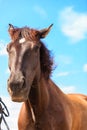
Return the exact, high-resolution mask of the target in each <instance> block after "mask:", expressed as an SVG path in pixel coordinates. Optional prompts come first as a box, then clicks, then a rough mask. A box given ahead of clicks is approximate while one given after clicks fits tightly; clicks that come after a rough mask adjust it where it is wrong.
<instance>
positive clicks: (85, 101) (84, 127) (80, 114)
mask: <svg viewBox="0 0 87 130" xmlns="http://www.w3.org/2000/svg"><path fill="white" fill-rule="evenodd" d="M67 97H68V98H69V101H70V102H71V103H70V110H71V114H72V119H73V125H72V126H73V129H72V130H77V129H78V130H87V96H86V95H82V94H68V95H67Z"/></svg>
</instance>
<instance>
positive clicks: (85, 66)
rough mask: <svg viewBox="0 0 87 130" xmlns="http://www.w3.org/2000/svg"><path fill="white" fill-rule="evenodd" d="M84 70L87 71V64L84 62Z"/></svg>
mask: <svg viewBox="0 0 87 130" xmlns="http://www.w3.org/2000/svg"><path fill="white" fill-rule="evenodd" d="M83 71H84V72H87V64H84V66H83Z"/></svg>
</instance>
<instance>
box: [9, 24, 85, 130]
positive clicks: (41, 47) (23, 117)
mask: <svg viewBox="0 0 87 130" xmlns="http://www.w3.org/2000/svg"><path fill="white" fill-rule="evenodd" d="M51 28H52V25H50V26H49V27H47V28H44V29H41V30H40V29H38V30H37V29H33V28H30V27H27V26H24V27H21V28H19V27H15V26H13V25H12V24H9V28H8V33H9V35H10V37H11V41H10V42H9V43H8V45H7V52H8V58H9V59H8V66H9V69H10V76H9V78H8V81H7V89H8V92H9V94H10V97H11V100H12V101H14V102H23V105H22V107H21V110H20V113H19V117H18V130H87V96H86V95H83V94H65V93H64V92H62V90H61V89H60V88H59V87H58V86H57V85H56V84H55V83H54V82H53V81H52V79H51V74H52V71H53V58H52V55H51V52H50V51H49V49H48V48H47V47H46V45H45V44H44V43H43V42H42V40H41V39H43V38H45V37H46V36H47V35H48V33H49V32H50V30H51Z"/></svg>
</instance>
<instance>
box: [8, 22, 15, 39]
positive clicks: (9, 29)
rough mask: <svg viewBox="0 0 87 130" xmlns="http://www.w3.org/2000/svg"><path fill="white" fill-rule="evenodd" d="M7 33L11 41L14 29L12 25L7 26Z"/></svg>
mask: <svg viewBox="0 0 87 130" xmlns="http://www.w3.org/2000/svg"><path fill="white" fill-rule="evenodd" d="M8 32H9V35H10V37H11V39H12V40H13V35H14V32H15V28H14V26H13V25H12V24H9V28H8Z"/></svg>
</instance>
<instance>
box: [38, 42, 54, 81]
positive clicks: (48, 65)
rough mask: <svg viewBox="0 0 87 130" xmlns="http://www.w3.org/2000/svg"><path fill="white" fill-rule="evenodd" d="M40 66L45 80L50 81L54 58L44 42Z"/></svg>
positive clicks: (41, 49)
mask: <svg viewBox="0 0 87 130" xmlns="http://www.w3.org/2000/svg"><path fill="white" fill-rule="evenodd" d="M40 64H41V71H42V73H43V75H44V77H45V79H47V80H48V79H49V77H50V75H51V73H52V70H53V58H52V56H51V51H50V50H48V49H47V48H46V46H45V45H44V44H43V43H42V42H41V48H40Z"/></svg>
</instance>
